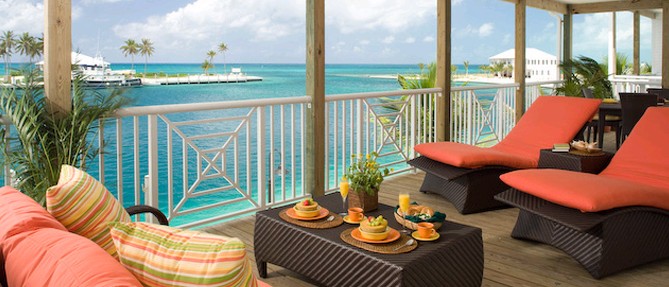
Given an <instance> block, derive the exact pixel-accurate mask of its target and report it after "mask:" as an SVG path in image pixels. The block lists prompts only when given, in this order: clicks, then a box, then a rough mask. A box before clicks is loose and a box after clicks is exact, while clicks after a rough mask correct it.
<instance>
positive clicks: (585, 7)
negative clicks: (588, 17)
mask: <svg viewBox="0 0 669 287" xmlns="http://www.w3.org/2000/svg"><path fill="white" fill-rule="evenodd" d="M504 1H506V2H511V3H517V2H518V0H504ZM525 1H526V3H527V6H529V7H533V8H538V9H543V10H548V11H553V12H557V13H560V14H588V13H604V12H614V11H630V12H632V11H639V12H640V14H641V15H643V16H646V17H649V18H655V14H656V13H660V12H661V11H662V10H661V9H662V5H663V2H669V0H615V1H612V0H525Z"/></svg>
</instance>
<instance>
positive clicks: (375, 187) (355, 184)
mask: <svg viewBox="0 0 669 287" xmlns="http://www.w3.org/2000/svg"><path fill="white" fill-rule="evenodd" d="M378 156H379V155H378V154H377V153H376V152H372V153H370V154H367V155H365V156H363V155H359V156H356V155H352V156H351V165H350V166H349V167H348V169H347V170H346V173H345V175H344V176H345V178H346V179H347V180H348V181H349V186H350V189H351V192H350V193H349V194H348V197H349V199H348V207H349V208H351V207H360V208H362V209H363V210H364V212H367V211H371V210H375V209H376V208H377V207H378V206H379V186H380V185H381V182H383V178H384V176H386V175H388V174H389V173H390V170H389V169H388V168H384V169H381V168H380V167H379V163H378V162H376V159H377V158H378Z"/></svg>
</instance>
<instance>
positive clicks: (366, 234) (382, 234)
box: [359, 226, 390, 240]
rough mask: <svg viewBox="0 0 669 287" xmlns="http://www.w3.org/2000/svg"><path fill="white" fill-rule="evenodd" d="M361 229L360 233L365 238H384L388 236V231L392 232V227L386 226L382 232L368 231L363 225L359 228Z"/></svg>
mask: <svg viewBox="0 0 669 287" xmlns="http://www.w3.org/2000/svg"><path fill="white" fill-rule="evenodd" d="M359 230H360V235H361V236H362V238H364V239H368V240H384V239H386V237H388V233H390V228H388V227H387V226H386V229H385V230H383V231H382V232H367V231H364V230H362V227H361V228H359Z"/></svg>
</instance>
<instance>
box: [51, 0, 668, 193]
mask: <svg viewBox="0 0 669 287" xmlns="http://www.w3.org/2000/svg"><path fill="white" fill-rule="evenodd" d="M305 1H306V8H307V9H306V13H307V15H306V21H307V23H306V27H307V29H306V44H307V45H306V47H307V51H306V55H307V59H306V81H307V83H306V94H307V95H308V96H309V97H311V98H312V101H311V105H310V106H309V107H308V109H307V119H306V128H307V140H306V142H307V146H306V155H305V156H306V159H307V166H309V167H312V168H307V170H306V175H305V182H306V188H307V190H308V191H310V192H311V193H313V194H314V195H322V194H323V192H324V186H325V182H324V179H325V176H324V174H325V172H324V169H325V150H324V146H323V145H320V144H318V143H320V142H322V141H319V140H315V139H322V138H324V137H325V134H324V131H325V129H324V128H323V126H324V125H325V118H324V116H325V0H305ZM435 1H437V55H436V58H437V77H438V78H437V86H438V87H441V89H442V96H441V97H440V98H439V99H438V100H437V119H436V121H437V122H436V131H437V135H436V136H437V140H440V141H444V140H449V135H448V126H449V123H448V119H449V114H448V113H449V111H450V106H449V105H450V91H451V87H450V77H451V75H450V66H451V36H450V31H451V0H435ZM504 1H506V2H510V3H512V4H513V5H515V27H516V28H515V65H514V78H515V81H516V83H517V84H518V85H519V88H518V89H517V91H516V103H517V107H516V119H520V117H521V116H522V113H523V111H524V110H525V107H523V103H524V102H525V101H524V96H525V77H524V75H525V70H526V68H525V46H526V43H525V38H526V35H525V33H526V32H525V31H526V9H527V7H533V8H539V9H543V10H547V11H552V12H555V13H558V14H561V15H563V26H562V30H563V34H564V37H563V44H562V57H561V58H562V59H570V58H571V57H572V48H571V47H572V31H573V29H572V22H573V20H572V18H573V15H575V14H586V13H602V12H616V11H631V12H633V13H634V32H635V34H634V56H633V58H634V67H635V68H634V69H635V70H634V71H635V72H636V73H638V66H639V64H638V63H639V17H640V15H644V16H647V17H653V18H654V17H657V16H656V15H661V16H660V17H662V25H661V28H662V34H661V35H662V36H661V43H662V61H661V63H662V87H663V88H669V0H616V1H612V0H504ZM44 8H45V21H44V22H45V23H44V24H45V29H44V62H45V64H44V83H45V94H46V97H47V102H48V107H49V109H50V110H51V111H52V112H54V113H68V112H69V111H70V110H71V98H70V92H71V91H70V61H71V60H70V52H71V50H72V47H71V46H72V44H71V43H72V28H71V26H72V13H71V10H72V0H44ZM609 58H613V59H614V60H615V57H609ZM609 66H615V65H609Z"/></svg>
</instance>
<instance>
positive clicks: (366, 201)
mask: <svg viewBox="0 0 669 287" xmlns="http://www.w3.org/2000/svg"><path fill="white" fill-rule="evenodd" d="M348 207H349V208H351V207H360V208H362V209H363V212H367V211H372V210H376V208H378V207H379V192H378V191H376V192H374V195H369V194H367V193H366V192H364V191H360V192H358V191H356V190H351V191H350V192H349V193H348Z"/></svg>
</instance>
